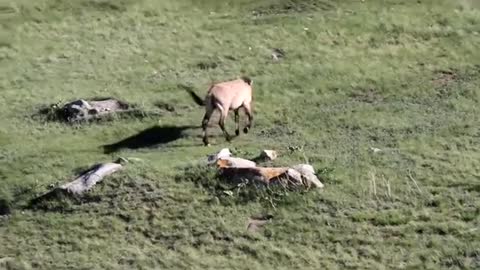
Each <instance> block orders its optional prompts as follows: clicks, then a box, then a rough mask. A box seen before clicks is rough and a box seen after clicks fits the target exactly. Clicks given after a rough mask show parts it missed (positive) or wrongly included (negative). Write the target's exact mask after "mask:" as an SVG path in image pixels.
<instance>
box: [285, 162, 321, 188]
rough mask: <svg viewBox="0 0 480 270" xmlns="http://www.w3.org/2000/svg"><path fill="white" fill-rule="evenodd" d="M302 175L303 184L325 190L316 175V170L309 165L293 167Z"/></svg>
mask: <svg viewBox="0 0 480 270" xmlns="http://www.w3.org/2000/svg"><path fill="white" fill-rule="evenodd" d="M292 169H294V170H296V171H297V172H299V173H300V174H301V175H302V182H303V184H304V185H306V186H310V185H314V186H315V187H317V188H323V187H324V185H323V184H322V182H320V180H319V179H318V177H317V176H316V175H315V170H314V169H313V167H312V166H311V165H309V164H299V165H295V166H293V167H292Z"/></svg>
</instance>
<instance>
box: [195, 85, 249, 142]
mask: <svg viewBox="0 0 480 270" xmlns="http://www.w3.org/2000/svg"><path fill="white" fill-rule="evenodd" d="M252 83H253V82H252V80H251V79H250V78H247V77H242V78H241V79H236V80H232V81H226V82H220V83H214V84H212V85H211V86H210V88H209V89H208V93H207V95H206V97H205V99H202V98H200V97H199V96H198V95H197V94H196V93H195V92H193V91H192V90H191V89H187V91H188V92H189V93H190V95H191V96H192V98H193V100H194V101H195V102H196V103H197V104H198V105H200V106H205V115H204V116H203V120H202V130H203V143H204V145H205V146H208V145H210V144H209V143H208V135H207V126H208V122H209V121H210V117H211V116H212V114H213V112H214V111H215V110H217V109H218V110H219V111H220V121H219V123H218V124H219V125H220V128H221V129H222V131H223V134H224V136H225V138H226V140H227V141H230V140H231V137H230V135H229V134H228V132H227V130H226V129H225V119H227V116H228V112H229V111H230V110H233V111H234V112H235V125H236V128H235V134H236V135H237V136H238V135H240V123H239V121H240V115H239V109H240V108H242V107H243V108H244V109H245V114H246V115H247V116H248V123H247V125H246V126H245V128H244V129H243V132H245V133H248V131H249V129H250V128H251V127H252V122H253V115H252V108H251V103H252Z"/></svg>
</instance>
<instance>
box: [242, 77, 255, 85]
mask: <svg viewBox="0 0 480 270" xmlns="http://www.w3.org/2000/svg"><path fill="white" fill-rule="evenodd" d="M242 80H243V81H244V82H246V83H247V84H248V85H250V86H251V85H252V84H253V80H252V79H250V78H249V77H247V76H243V77H242Z"/></svg>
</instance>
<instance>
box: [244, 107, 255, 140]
mask: <svg viewBox="0 0 480 270" xmlns="http://www.w3.org/2000/svg"><path fill="white" fill-rule="evenodd" d="M243 107H244V108H245V114H246V115H247V117H248V123H247V125H246V126H245V128H244V129H243V132H245V133H248V131H249V130H250V129H251V128H252V123H253V114H252V108H251V107H250V103H248V104H243Z"/></svg>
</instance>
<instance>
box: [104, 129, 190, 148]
mask: <svg viewBox="0 0 480 270" xmlns="http://www.w3.org/2000/svg"><path fill="white" fill-rule="evenodd" d="M195 128H198V127H196V126H170V125H169V126H153V127H150V128H147V129H145V130H143V131H141V132H139V133H137V134H134V135H132V136H130V137H127V138H125V139H123V140H120V141H118V142H115V143H112V144H106V145H102V147H103V151H104V153H105V154H110V153H114V152H117V151H119V150H121V149H139V148H151V147H156V146H159V145H163V144H167V143H170V142H173V141H176V140H178V139H180V138H183V137H186V134H185V131H186V130H189V129H195Z"/></svg>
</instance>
